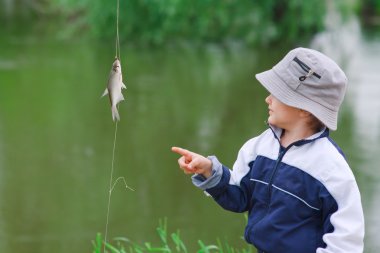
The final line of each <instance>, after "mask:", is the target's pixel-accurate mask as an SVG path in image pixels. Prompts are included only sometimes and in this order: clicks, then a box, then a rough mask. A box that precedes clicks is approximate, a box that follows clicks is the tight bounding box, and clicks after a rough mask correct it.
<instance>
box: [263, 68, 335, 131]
mask: <svg viewBox="0 0 380 253" xmlns="http://www.w3.org/2000/svg"><path fill="white" fill-rule="evenodd" d="M256 79H257V80H258V81H259V82H260V83H261V84H262V85H263V86H264V87H265V88H266V89H267V90H268V91H269V92H270V93H271V94H272V95H273V96H275V97H276V98H277V99H278V100H280V101H281V102H282V103H284V104H286V105H289V106H292V107H296V108H300V109H303V110H306V111H308V112H310V113H311V114H313V115H314V116H315V117H316V118H317V119H319V120H320V121H321V122H322V123H323V124H324V125H325V126H326V127H327V128H329V129H330V130H333V131H335V130H336V129H337V122H338V112H337V111H332V110H330V109H328V108H326V107H324V106H322V105H321V104H319V103H317V102H315V101H313V100H311V99H309V98H306V97H304V96H302V95H301V94H299V93H297V92H295V91H294V90H293V89H291V88H290V87H289V86H288V85H287V84H286V83H285V82H284V81H283V80H282V79H281V78H280V77H279V76H278V75H277V74H276V72H275V71H274V70H273V69H270V70H267V71H264V72H262V73H259V74H256Z"/></svg>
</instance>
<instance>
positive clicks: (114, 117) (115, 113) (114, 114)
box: [111, 105, 120, 121]
mask: <svg viewBox="0 0 380 253" xmlns="http://www.w3.org/2000/svg"><path fill="white" fill-rule="evenodd" d="M111 111H112V120H113V121H116V120H117V121H119V120H120V116H119V112H118V110H117V107H116V105H113V106H112V107H111Z"/></svg>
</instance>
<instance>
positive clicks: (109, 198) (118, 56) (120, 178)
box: [103, 0, 134, 253]
mask: <svg viewBox="0 0 380 253" xmlns="http://www.w3.org/2000/svg"><path fill="white" fill-rule="evenodd" d="M115 51H116V52H115V58H118V59H119V61H120V38H119V0H117V8H116V42H115ZM117 108H118V109H119V106H118V105H117ZM117 125H118V120H116V122H115V135H114V140H113V149H112V163H111V175H110V186H109V191H108V206H107V218H106V229H105V233H104V246H103V253H105V252H106V245H107V235H108V223H109V214H110V206H111V195H112V191H113V189H114V188H115V186H116V184H117V183H118V182H119V181H120V180H122V181H123V182H124V185H125V188H126V189H127V190H132V191H134V189H132V188H130V187H129V186H128V185H127V182H126V180H125V178H124V177H118V178H117V179H116V180H115V182H113V171H114V163H115V150H116V139H117Z"/></svg>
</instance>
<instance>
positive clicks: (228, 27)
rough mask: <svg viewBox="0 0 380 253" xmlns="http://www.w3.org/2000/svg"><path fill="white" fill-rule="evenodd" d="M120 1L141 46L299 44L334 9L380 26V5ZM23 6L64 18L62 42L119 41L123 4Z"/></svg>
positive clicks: (63, 0) (39, 0) (55, 0)
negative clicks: (90, 38)
mask: <svg viewBox="0 0 380 253" xmlns="http://www.w3.org/2000/svg"><path fill="white" fill-rule="evenodd" d="M0 1H1V0H0ZM119 1H120V19H119V22H120V36H121V39H122V40H123V42H125V41H127V42H128V43H131V44H132V43H134V44H137V45H163V44H166V43H168V42H178V41H190V42H216V43H220V42H226V41H242V42H244V43H245V44H248V45H257V44H273V43H281V44H283V43H286V44H295V43H298V44H299V42H300V41H305V40H307V39H309V38H310V37H311V36H312V35H314V34H315V33H317V32H318V31H321V30H323V29H324V18H325V14H326V12H327V9H328V8H331V6H335V8H337V9H338V11H339V12H340V13H342V15H343V16H349V15H347V14H352V13H354V12H356V13H360V14H361V15H362V17H363V20H369V21H370V22H371V21H374V20H375V21H376V22H380V21H378V20H379V19H377V18H376V17H377V16H378V15H380V0H363V1H359V0H350V1H345V0H332V1H319V0H308V1H301V0H119ZM7 2H14V5H15V6H16V7H15V8H13V9H14V10H15V11H17V10H19V9H20V8H19V7H20V5H21V4H20V2H18V1H15V0H14V1H12V0H9V1H7ZM23 2H25V3H26V2H27V3H28V5H27V6H29V8H30V9H31V12H34V14H35V16H37V17H41V16H43V17H47V18H50V19H58V20H59V21H60V22H61V24H63V28H62V29H59V31H58V33H59V36H61V37H64V38H72V37H76V36H78V35H80V36H83V35H84V34H88V35H90V36H94V37H97V38H100V39H114V38H115V33H116V6H117V0H96V1H95V0H33V1H23ZM17 3H18V4H17ZM327 5H329V6H327ZM22 6H24V5H22ZM23 9H25V8H23ZM8 16H9V15H8ZM14 16H16V15H14ZM374 17H375V18H374Z"/></svg>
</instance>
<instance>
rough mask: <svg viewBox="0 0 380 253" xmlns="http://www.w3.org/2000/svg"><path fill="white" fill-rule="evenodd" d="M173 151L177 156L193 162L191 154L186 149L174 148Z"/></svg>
mask: <svg viewBox="0 0 380 253" xmlns="http://www.w3.org/2000/svg"><path fill="white" fill-rule="evenodd" d="M172 151H173V152H174V153H177V154H180V155H182V156H184V157H185V158H186V160H191V158H192V155H191V152H190V151H188V150H186V149H183V148H179V147H172Z"/></svg>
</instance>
